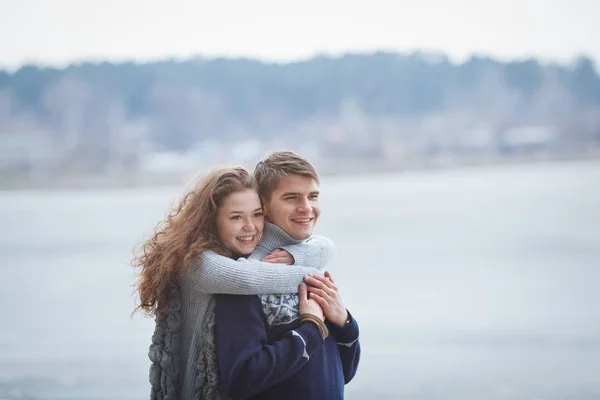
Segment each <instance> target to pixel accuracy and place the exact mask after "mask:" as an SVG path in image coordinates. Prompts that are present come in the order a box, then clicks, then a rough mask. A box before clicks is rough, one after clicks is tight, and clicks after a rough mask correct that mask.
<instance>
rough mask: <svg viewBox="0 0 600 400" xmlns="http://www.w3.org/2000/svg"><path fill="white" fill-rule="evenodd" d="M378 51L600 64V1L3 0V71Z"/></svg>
mask: <svg viewBox="0 0 600 400" xmlns="http://www.w3.org/2000/svg"><path fill="white" fill-rule="evenodd" d="M377 49H382V50H400V51H406V50H412V49H425V50H439V51H443V52H445V53H447V54H448V55H450V56H451V57H452V58H453V59H455V60H459V61H460V60H462V59H464V58H465V57H467V56H468V55H470V54H471V53H473V52H476V53H485V54H488V55H493V56H496V57H498V58H501V59H514V58H524V57H528V56H537V57H540V58H542V59H546V60H548V59H551V60H560V61H568V60H570V59H572V58H573V57H575V56H576V55H579V54H587V55H589V56H591V57H593V58H594V59H596V60H597V61H600V0H545V1H543V0H408V1H403V0H395V1H394V0H368V1H365V0H330V1H327V0H323V1H319V0H301V1H284V0H235V1H232V0H213V1H206V0H196V1H194V0H189V1H183V0H168V1H167V0H0V68H9V69H13V68H16V67H18V66H19V65H21V64H23V63H26V62H41V63H43V64H50V65H59V66H62V65H65V64H67V63H70V62H72V61H79V60H84V59H88V60H89V59H93V60H103V59H110V60H123V59H135V60H140V61H141V60H148V59H158V58H165V57H169V56H175V57H188V56H191V55H197V54H202V55H207V56H214V55H223V56H250V57H257V58H261V59H265V60H278V61H287V60H294V59H298V58H305V57H309V56H311V55H314V54H316V53H319V52H329V53H335V54H339V53H342V52H344V51H353V50H354V51H365V50H367V51H369V50H377Z"/></svg>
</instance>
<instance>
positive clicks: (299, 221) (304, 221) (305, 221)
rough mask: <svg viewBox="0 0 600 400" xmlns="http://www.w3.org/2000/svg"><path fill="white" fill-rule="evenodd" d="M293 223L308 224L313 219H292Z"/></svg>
mask: <svg viewBox="0 0 600 400" xmlns="http://www.w3.org/2000/svg"><path fill="white" fill-rule="evenodd" d="M292 221H294V222H297V223H299V224H306V223H308V222H310V221H312V218H294V219H292Z"/></svg>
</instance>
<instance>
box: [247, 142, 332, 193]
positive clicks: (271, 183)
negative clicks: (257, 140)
mask: <svg viewBox="0 0 600 400" xmlns="http://www.w3.org/2000/svg"><path fill="white" fill-rule="evenodd" d="M288 175H302V176H307V177H309V178H312V179H314V180H315V181H316V182H317V184H320V181H319V175H318V174H317V170H316V169H315V167H313V166H312V164H311V163H310V162H309V161H308V160H307V159H305V158H304V157H301V156H300V155H298V154H296V153H294V152H293V151H289V150H280V151H273V152H272V153H271V154H269V155H268V156H267V157H265V158H263V159H262V160H260V161H259V162H258V163H257V164H256V167H255V168H254V179H256V182H257V183H258V194H259V196H260V197H261V199H265V200H270V199H271V194H273V191H274V190H275V188H276V187H277V185H278V184H279V180H280V179H281V178H283V177H285V176H288Z"/></svg>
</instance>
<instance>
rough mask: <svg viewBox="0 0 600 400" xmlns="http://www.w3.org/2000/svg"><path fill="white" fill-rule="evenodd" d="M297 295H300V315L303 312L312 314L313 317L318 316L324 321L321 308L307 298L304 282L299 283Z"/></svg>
mask: <svg viewBox="0 0 600 400" xmlns="http://www.w3.org/2000/svg"><path fill="white" fill-rule="evenodd" d="M298 297H300V305H299V309H300V316H302V315H304V314H312V315H314V316H315V317H317V318H319V319H320V320H321V321H323V322H325V316H324V315H323V309H322V308H321V306H320V305H319V303H317V302H316V301H315V300H313V299H309V298H308V293H307V292H306V285H305V284H304V283H301V284H300V286H298Z"/></svg>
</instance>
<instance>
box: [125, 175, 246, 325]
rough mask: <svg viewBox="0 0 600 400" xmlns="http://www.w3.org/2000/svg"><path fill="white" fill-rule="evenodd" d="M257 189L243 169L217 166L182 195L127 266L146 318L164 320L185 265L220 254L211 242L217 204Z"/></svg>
mask: <svg viewBox="0 0 600 400" xmlns="http://www.w3.org/2000/svg"><path fill="white" fill-rule="evenodd" d="M248 189H252V190H257V187H256V183H255V181H254V178H253V177H252V176H251V175H250V174H249V173H248V171H247V170H246V169H245V168H243V167H220V168H215V169H214V170H212V171H210V172H209V173H208V174H207V175H206V176H205V177H204V178H203V179H201V180H200V182H199V183H198V184H197V185H196V186H195V188H194V189H192V190H191V191H189V192H187V193H186V194H184V195H183V196H182V197H181V199H180V200H179V202H178V204H177V206H176V207H174V208H173V209H172V210H171V211H170V212H169V214H168V215H167V216H166V217H165V219H164V220H162V221H160V222H159V223H158V224H157V225H156V226H155V228H154V234H153V235H152V237H151V238H150V239H149V240H148V241H146V242H145V243H144V244H143V245H142V246H141V252H140V254H138V255H137V256H136V257H135V258H134V259H133V260H132V262H131V264H132V266H133V267H134V268H139V269H140V271H139V272H138V273H137V278H138V280H137V282H136V285H135V289H136V292H138V294H139V299H140V304H139V305H138V306H137V307H136V308H135V309H134V312H135V311H140V310H143V311H144V312H145V313H146V315H148V316H150V315H152V313H153V312H155V311H158V316H164V312H165V311H166V308H167V305H168V301H169V298H170V297H171V296H173V295H176V294H177V293H178V290H179V289H178V288H179V285H178V280H179V278H180V277H181V274H182V272H183V271H184V270H185V268H187V267H189V265H190V263H191V261H193V260H194V259H195V258H197V257H198V256H199V255H200V253H201V252H203V251H205V250H213V251H217V252H219V253H221V254H224V251H225V250H224V248H223V245H222V244H221V243H220V242H219V239H218V237H217V228H216V216H217V211H218V209H219V207H220V206H221V205H222V203H223V200H224V199H225V198H226V197H227V196H229V195H230V194H232V193H235V192H240V191H244V190H248Z"/></svg>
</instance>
